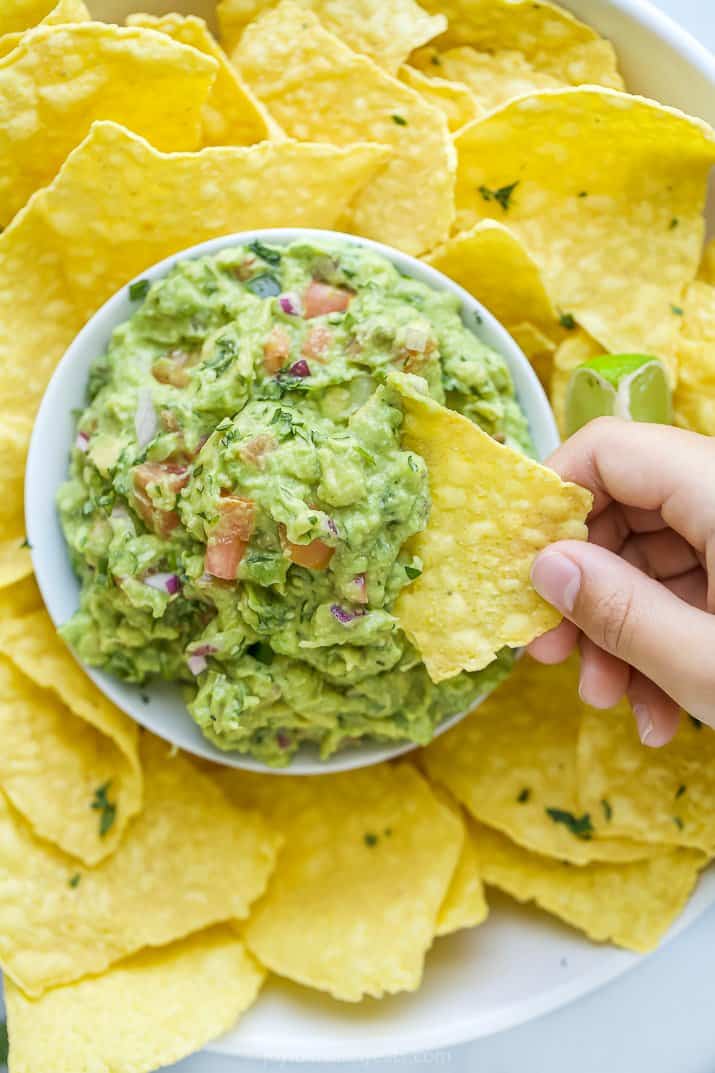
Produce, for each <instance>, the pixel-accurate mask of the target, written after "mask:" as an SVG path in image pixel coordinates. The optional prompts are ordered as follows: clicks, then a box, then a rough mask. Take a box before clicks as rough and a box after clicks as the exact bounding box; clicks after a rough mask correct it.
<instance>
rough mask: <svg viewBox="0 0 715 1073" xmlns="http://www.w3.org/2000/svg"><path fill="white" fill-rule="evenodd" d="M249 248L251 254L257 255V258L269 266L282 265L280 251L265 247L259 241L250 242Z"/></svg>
mask: <svg viewBox="0 0 715 1073" xmlns="http://www.w3.org/2000/svg"><path fill="white" fill-rule="evenodd" d="M248 248H249V250H250V251H251V253H255V255H256V257H260V258H261V259H262V260H263V261H266V262H267V263H268V264H269V265H279V264H280V263H281V255H280V253H279V252H278V250H272V249H271V247H270V246H264V245H263V243H262V242H259V241H258V239H256V241H255V242H249V243H248Z"/></svg>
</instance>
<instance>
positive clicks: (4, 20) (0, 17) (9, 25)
mask: <svg viewBox="0 0 715 1073" xmlns="http://www.w3.org/2000/svg"><path fill="white" fill-rule="evenodd" d="M56 2H57V0H3V2H2V5H0V35H2V34H11V33H18V32H22V31H24V30H29V28H30V27H31V26H37V24H38V23H39V22H42V20H43V19H44V18H46V17H47V15H49V13H50V12H51V11H52V9H53V8H54V7H55V4H56Z"/></svg>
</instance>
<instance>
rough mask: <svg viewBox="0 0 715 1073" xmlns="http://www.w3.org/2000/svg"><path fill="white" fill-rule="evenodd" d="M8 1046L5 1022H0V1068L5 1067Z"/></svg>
mask: <svg viewBox="0 0 715 1073" xmlns="http://www.w3.org/2000/svg"><path fill="white" fill-rule="evenodd" d="M9 1051H10V1045H9V1042H8V1038H7V1021H0V1066H6V1065H7V1056H8V1053H9Z"/></svg>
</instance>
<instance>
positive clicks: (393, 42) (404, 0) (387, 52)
mask: <svg viewBox="0 0 715 1073" xmlns="http://www.w3.org/2000/svg"><path fill="white" fill-rule="evenodd" d="M298 2H299V3H300V6H301V7H302V8H304V9H305V10H306V11H312V12H314V13H315V15H317V17H318V18H319V19H320V21H321V22H322V24H323V25H324V26H325V28H326V30H329V31H330V32H331V33H332V34H335V35H336V37H339V38H340V39H341V41H344V42H345V44H346V45H348V46H349V47H350V48H353V49H355V51H356V52H363V53H364V54H365V55H366V56H369V57H370V59H371V60H374V62H375V63H377V64H378V65H379V66H380V67H383V68H384V69H385V70H386V71H389V72H390V74H394V73H395V71H396V70H397V68H398V67H399V66H400V64H401V63H403V62H404V61H405V60H406V59H407V57H408V56H409V54H410V52H412V50H413V49H415V48H419V47H420V45H424V44H425V43H426V42H427V41H429V40H430V39H431V38H433V37H435V36H436V35H437V34H440V33H442V31H443V30H445V29H446V27H447V20H446V19H445V17H444V15H442V14H440V13H439V12H437V13H436V14H434V15H429V14H428V13H427V12H426V11H425V10H424V8H422V7H420V5H419V4H417V3H415V0H390V2H389V3H386V2H385V0H298ZM275 6H276V0H220V3H219V5H218V9H217V14H218V21H219V26H220V27H221V40H222V42H223V44H224V47H225V48H226V51H227V52H231V51H232V50H233V49H234V48H235V47H236V45H237V44H238V42H239V38H240V36H241V34H242V33H243V31H244V29H245V28H246V26H247V24H248V23H249V22H251V21H252V20H253V19H255V18H257V16H258V15H260V14H262V13H263V12H264V11H266V10H268V9H269V8H272V7H275Z"/></svg>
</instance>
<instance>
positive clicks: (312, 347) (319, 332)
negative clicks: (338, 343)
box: [300, 324, 333, 361]
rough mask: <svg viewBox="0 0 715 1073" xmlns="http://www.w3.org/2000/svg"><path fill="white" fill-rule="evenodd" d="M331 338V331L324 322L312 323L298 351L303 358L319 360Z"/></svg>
mask: <svg viewBox="0 0 715 1073" xmlns="http://www.w3.org/2000/svg"><path fill="white" fill-rule="evenodd" d="M332 339H333V333H332V332H331V331H330V330H329V329H328V328H326V327H325V325H324V324H314V325H313V327H312V328H311V329H310V331H309V332H308V334H307V336H306V337H305V340H304V341H303V346H302V347H301V348H300V352H301V354H302V355H303V357H304V358H313V359H314V360H315V361H320V360H321V358H322V356H323V354H324V353H325V351H326V350H327V349H328V347H329V346H330V344H331V342H332Z"/></svg>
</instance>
